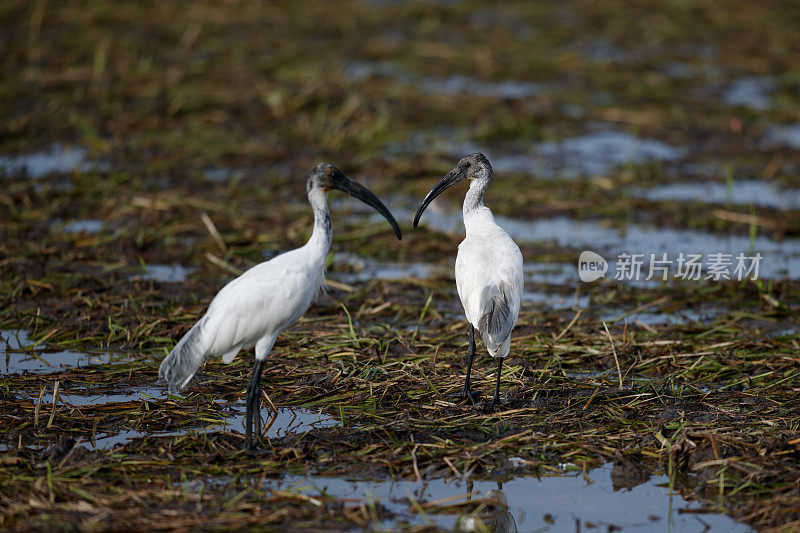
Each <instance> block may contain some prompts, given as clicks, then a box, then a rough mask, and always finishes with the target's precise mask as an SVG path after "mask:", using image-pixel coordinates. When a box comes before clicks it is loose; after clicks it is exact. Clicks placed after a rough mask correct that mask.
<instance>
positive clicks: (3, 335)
mask: <svg viewBox="0 0 800 533" xmlns="http://www.w3.org/2000/svg"><path fill="white" fill-rule="evenodd" d="M33 344H34V341H32V340H30V339H29V338H28V332H27V331H25V330H24V329H3V330H0V356H1V355H2V353H3V352H13V351H16V350H23V349H25V348H27V347H28V346H31V345H33Z"/></svg>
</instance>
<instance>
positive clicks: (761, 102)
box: [722, 77, 776, 111]
mask: <svg viewBox="0 0 800 533" xmlns="http://www.w3.org/2000/svg"><path fill="white" fill-rule="evenodd" d="M775 88H776V83H775V80H773V79H772V78H759V77H750V78H741V79H738V80H736V81H734V82H732V83H731V84H730V85H728V86H727V87H726V88H725V89H724V91H723V93H722V99H723V100H724V101H725V103H726V104H728V105H734V106H742V107H747V108H750V109H752V110H755V111H763V110H765V109H769V108H770V107H772V93H773V92H774V91H775Z"/></svg>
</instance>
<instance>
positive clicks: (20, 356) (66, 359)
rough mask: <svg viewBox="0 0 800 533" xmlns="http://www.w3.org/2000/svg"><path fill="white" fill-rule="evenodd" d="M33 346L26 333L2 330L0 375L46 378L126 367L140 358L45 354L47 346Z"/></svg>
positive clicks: (132, 356) (87, 354) (93, 354)
mask: <svg viewBox="0 0 800 533" xmlns="http://www.w3.org/2000/svg"><path fill="white" fill-rule="evenodd" d="M34 344H35V341H33V340H31V339H30V338H29V337H28V332H27V331H25V330H17V329H6V330H0V371H2V372H3V373H5V374H20V373H24V372H27V373H31V374H44V373H49V372H57V371H59V370H62V369H64V368H77V367H81V366H88V365H106V364H114V363H124V362H128V361H132V360H134V359H136V358H137V356H136V355H134V354H131V353H111V352H99V353H86V352H78V351H73V350H64V351H56V352H46V351H43V348H45V345H44V344H42V345H39V346H36V348H31V347H32V346H33V345H34Z"/></svg>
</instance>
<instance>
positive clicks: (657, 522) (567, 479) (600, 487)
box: [190, 461, 750, 533]
mask: <svg viewBox="0 0 800 533" xmlns="http://www.w3.org/2000/svg"><path fill="white" fill-rule="evenodd" d="M519 462H520V463H522V461H519ZM613 471H614V469H613V467H612V466H611V465H605V466H603V467H601V468H597V469H595V470H592V471H591V472H589V473H588V475H587V477H586V478H584V477H582V476H581V475H579V474H571V475H570V474H568V473H565V474H564V475H561V476H547V477H543V478H541V479H537V478H535V477H517V478H515V479H512V480H510V481H506V482H504V483H502V485H499V484H498V483H497V482H494V481H475V482H473V483H471V484H469V483H467V482H464V481H460V480H443V479H435V480H430V481H421V482H413V481H392V480H386V481H350V480H345V479H340V478H327V477H321V476H308V477H304V476H286V477H283V478H280V479H268V480H265V481H264V486H263V488H266V489H274V490H282V491H290V492H296V493H301V494H304V495H307V496H310V497H312V498H319V499H320V500H323V499H324V497H325V496H327V497H331V498H336V499H340V500H346V503H347V504H348V505H352V504H353V503H358V501H361V502H363V503H365V504H367V507H368V508H369V503H370V502H376V503H380V504H381V505H382V506H385V507H386V508H388V509H389V510H391V511H392V512H393V513H395V514H396V517H395V519H394V520H384V521H381V522H380V523H379V524H376V525H378V526H379V527H382V528H394V527H398V525H399V524H402V523H406V524H409V525H426V524H433V525H436V526H438V527H440V528H443V529H447V530H456V531H470V530H474V529H470V527H472V528H475V527H479V526H475V525H474V521H475V520H474V519H475V518H476V517H477V518H480V519H482V520H483V521H484V523H485V524H490V523H491V524H495V526H494V527H495V531H517V530H519V531H542V532H545V531H548V532H555V531H583V530H588V531H594V530H601V531H605V530H609V531H614V530H617V529H616V528H622V530H623V531H627V530H633V531H643V532H646V531H653V532H662V531H686V532H698V533H700V532H704V531H708V530H709V528H710V530H711V531H736V532H739V531H750V528H748V527H747V526H745V525H742V524H737V523H736V522H734V521H733V520H732V519H731V518H729V517H728V516H725V515H722V514H714V513H707V512H697V510H699V509H701V508H702V506H701V505H700V504H698V503H695V502H689V501H687V500H685V499H683V498H682V497H681V496H680V495H678V494H672V493H670V491H669V489H668V483H669V480H668V479H667V477H666V476H663V475H658V476H652V477H650V478H649V479H648V480H647V481H644V482H643V483H641V484H639V485H638V486H632V488H629V489H628V488H620V487H619V485H623V486H624V485H627V486H631V485H634V484H635V483H636V482H635V481H634V482H632V483H631V482H626V481H625V480H624V479H622V480H621V479H620V477H619V475H618V474H617V473H612V472H613ZM615 480H616V485H617V487H616V489H615ZM209 482H211V483H213V482H214V480H211V481H209ZM198 485H199V484H198V483H197V482H194V483H192V484H191V485H190V488H191V489H193V490H199V486H198ZM499 487H502V488H499ZM498 490H499V491H500V492H498ZM483 497H488V498H487V499H491V500H494V502H496V504H497V505H496V506H492V507H490V508H489V507H485V506H484V507H483V510H480V511H478V514H476V513H475V508H474V507H473V508H472V509H470V508H467V507H462V508H461V509H460V512H453V511H448V512H437V507H438V510H439V511H445V509H444V508H443V507H439V506H431V505H429V504H430V503H432V502H436V501H438V500H442V499H444V498H453V499H452V500H449V501H447V502H443V503H442V504H441V505H453V504H458V503H462V502H466V501H467V500H468V499H473V500H474V499H478V498H483ZM412 499H413V500H414V501H415V502H416V503H417V504H418V505H419V506H421V507H422V508H424V509H425V514H424V515H423V514H420V513H417V512H415V511H414V509H415V508H416V506H415V505H413V504H412V503H411V500H412ZM504 500H505V502H504ZM506 502H507V505H503V503H506ZM501 524H502V525H501Z"/></svg>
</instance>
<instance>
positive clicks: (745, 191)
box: [630, 130, 800, 209]
mask: <svg viewBox="0 0 800 533" xmlns="http://www.w3.org/2000/svg"><path fill="white" fill-rule="evenodd" d="M798 134H800V130H798ZM630 194H631V195H632V196H635V197H638V198H646V199H648V200H651V201H654V202H660V201H678V202H692V201H696V202H702V203H705V204H728V203H730V204H736V205H755V206H759V207H770V208H774V209H800V190H796V189H780V188H779V187H777V186H776V185H775V184H773V183H768V182H765V181H758V180H741V181H736V182H734V183H733V184H732V185H731V186H730V187H728V186H727V185H726V184H725V183H719V182H699V183H698V182H694V183H670V184H668V185H659V186H657V187H652V188H649V189H635V190H633V191H631V193H630Z"/></svg>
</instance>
